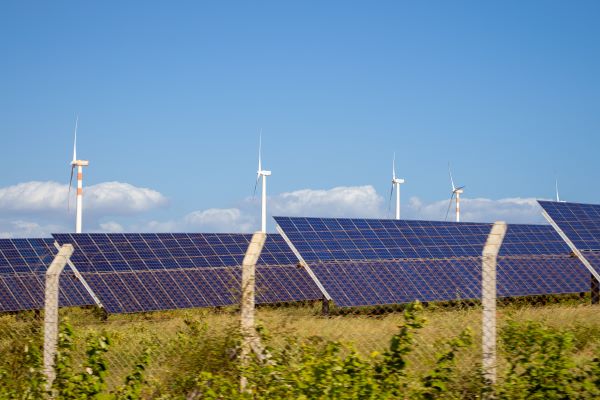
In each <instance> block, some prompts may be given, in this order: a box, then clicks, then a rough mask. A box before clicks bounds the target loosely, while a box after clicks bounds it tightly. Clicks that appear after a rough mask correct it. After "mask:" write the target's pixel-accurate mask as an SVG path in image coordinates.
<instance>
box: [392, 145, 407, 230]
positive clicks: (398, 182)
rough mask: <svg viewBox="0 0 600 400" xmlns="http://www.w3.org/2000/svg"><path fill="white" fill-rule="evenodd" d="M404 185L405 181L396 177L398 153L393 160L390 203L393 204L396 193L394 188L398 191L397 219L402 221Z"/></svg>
mask: <svg viewBox="0 0 600 400" xmlns="http://www.w3.org/2000/svg"><path fill="white" fill-rule="evenodd" d="M402 183H404V179H401V178H397V177H396V153H394V158H393V159H392V188H391V189H390V201H389V204H390V205H391V203H392V194H393V193H394V187H395V189H396V219H400V185H401V184H402Z"/></svg>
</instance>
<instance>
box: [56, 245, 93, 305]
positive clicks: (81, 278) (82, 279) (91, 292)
mask: <svg viewBox="0 0 600 400" xmlns="http://www.w3.org/2000/svg"><path fill="white" fill-rule="evenodd" d="M54 247H56V249H57V250H60V249H61V246H60V245H59V244H58V242H56V241H55V242H54ZM67 265H68V266H69V267H70V268H71V270H72V271H73V273H74V274H75V276H76V277H77V279H78V280H79V282H81V284H82V285H83V287H84V288H85V291H86V292H88V294H89V295H90V296H91V298H92V299H93V300H94V303H96V305H97V306H98V307H100V308H104V306H103V305H102V302H101V301H100V298H99V297H98V296H96V293H94V291H93V290H92V288H91V287H90V285H88V283H87V281H86V280H85V279H84V277H83V276H82V275H81V273H80V272H79V270H78V269H77V267H76V266H75V264H73V261H71V259H70V258H67Z"/></svg>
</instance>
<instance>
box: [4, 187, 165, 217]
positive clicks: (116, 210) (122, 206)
mask: <svg viewBox="0 0 600 400" xmlns="http://www.w3.org/2000/svg"><path fill="white" fill-rule="evenodd" d="M68 191H69V189H68V185H66V184H60V183H57V182H52V181H50V182H37V181H32V182H24V183H19V184H17V185H13V186H7V187H4V188H0V211H3V212H13V213H46V214H48V213H52V212H57V211H59V212H63V211H65V212H66V209H67V198H68ZM74 193H75V190H73V189H72V190H71V196H72V198H71V208H74V205H75V195H74ZM166 204H167V199H166V197H165V196H163V195H162V194H161V193H159V192H157V191H155V190H152V189H147V188H141V187H137V186H133V185H131V184H129V183H122V182H104V183H99V184H97V185H91V186H88V187H86V188H85V192H84V206H85V210H86V214H88V215H89V214H93V215H126V214H135V213H140V212H145V211H148V210H151V209H154V208H157V207H162V206H165V205H166Z"/></svg>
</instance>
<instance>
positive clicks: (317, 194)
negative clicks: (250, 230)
mask: <svg viewBox="0 0 600 400" xmlns="http://www.w3.org/2000/svg"><path fill="white" fill-rule="evenodd" d="M269 200H270V204H269V207H270V210H271V213H272V214H273V215H287V216H300V215H301V216H318V217H365V218H368V217H371V218H376V217H382V216H383V210H382V205H383V203H384V201H383V198H382V197H381V196H379V195H378V194H377V192H376V191H375V188H374V187H373V186H370V185H369V186H339V187H335V188H332V189H328V190H315V189H302V190H296V191H293V192H286V193H281V194H279V195H277V196H274V197H272V198H270V199H269Z"/></svg>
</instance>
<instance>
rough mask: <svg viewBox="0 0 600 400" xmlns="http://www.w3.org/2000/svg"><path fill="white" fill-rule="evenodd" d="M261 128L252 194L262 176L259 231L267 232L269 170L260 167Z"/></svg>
mask: <svg viewBox="0 0 600 400" xmlns="http://www.w3.org/2000/svg"><path fill="white" fill-rule="evenodd" d="M261 158H262V129H261V131H260V134H259V136H258V170H257V171H256V182H255V183H254V195H256V186H258V181H259V180H260V178H261V177H262V203H261V224H260V231H261V232H263V233H267V176H271V171H266V170H264V169H262V163H261Z"/></svg>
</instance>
